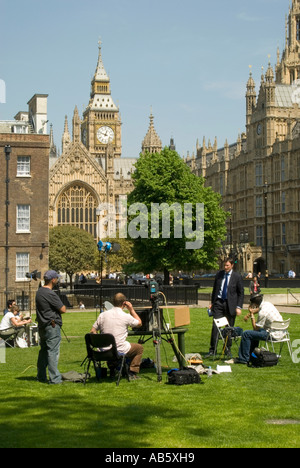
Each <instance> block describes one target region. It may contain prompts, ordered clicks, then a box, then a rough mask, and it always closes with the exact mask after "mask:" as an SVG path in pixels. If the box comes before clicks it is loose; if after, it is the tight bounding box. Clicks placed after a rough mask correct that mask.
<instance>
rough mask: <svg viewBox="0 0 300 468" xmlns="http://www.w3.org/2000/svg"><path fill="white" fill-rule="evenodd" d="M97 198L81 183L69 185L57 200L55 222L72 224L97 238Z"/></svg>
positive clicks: (60, 224)
mask: <svg viewBox="0 0 300 468" xmlns="http://www.w3.org/2000/svg"><path fill="white" fill-rule="evenodd" d="M96 208H97V200H96V198H95V197H94V195H93V194H92V193H91V192H90V191H89V190H88V189H87V188H85V187H84V186H82V185H74V186H72V187H69V188H68V189H67V190H66V191H65V192H63V194H62V195H61V197H60V198H59V200H58V204H57V224H58V225H59V226H62V225H68V224H70V225H72V226H76V227H78V228H79V229H82V230H84V231H87V232H89V233H90V234H92V235H93V236H94V238H95V239H96V238H97V216H96Z"/></svg>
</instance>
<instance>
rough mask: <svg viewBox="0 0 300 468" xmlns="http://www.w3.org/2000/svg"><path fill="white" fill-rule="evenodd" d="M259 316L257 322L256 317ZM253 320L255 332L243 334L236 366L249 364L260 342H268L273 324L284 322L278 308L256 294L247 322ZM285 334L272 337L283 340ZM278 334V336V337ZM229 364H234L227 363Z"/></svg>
mask: <svg viewBox="0 0 300 468" xmlns="http://www.w3.org/2000/svg"><path fill="white" fill-rule="evenodd" d="M256 314H258V317H257V322H256V319H255V315H256ZM249 318H250V319H251V322H252V327H253V330H248V331H245V332H244V333H243V334H242V340H241V345H240V349H239V357H238V359H235V360H234V363H236V364H248V362H249V361H250V356H251V353H252V352H253V351H254V349H255V348H257V347H258V346H259V342H260V341H266V340H267V339H268V337H269V335H270V333H271V332H272V329H271V324H272V322H277V321H282V320H283V319H282V317H281V315H280V313H279V312H278V310H277V309H276V307H275V306H274V305H273V304H271V303H270V302H265V301H264V300H263V295H261V294H255V295H254V296H252V297H251V299H250V305H249V314H248V315H247V316H246V317H245V321H246V322H247V320H249ZM282 333H283V332H273V334H272V336H273V337H274V338H275V339H276V338H277V339H281V338H282ZM276 334H277V335H276ZM227 362H228V363H230V364H231V363H233V362H231V361H227Z"/></svg>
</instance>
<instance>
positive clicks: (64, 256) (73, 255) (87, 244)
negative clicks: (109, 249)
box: [49, 226, 97, 287]
mask: <svg viewBox="0 0 300 468" xmlns="http://www.w3.org/2000/svg"><path fill="white" fill-rule="evenodd" d="M96 249H97V245H96V242H95V240H94V238H93V236H92V235H91V234H89V233H88V232H86V231H83V230H81V229H78V228H77V227H75V226H57V227H55V228H52V229H50V252H49V265H50V268H51V269H54V270H57V271H61V272H65V273H67V275H68V276H69V278H70V284H71V287H72V276H73V275H74V274H75V273H79V272H81V271H82V270H91V269H94V264H95V253H96Z"/></svg>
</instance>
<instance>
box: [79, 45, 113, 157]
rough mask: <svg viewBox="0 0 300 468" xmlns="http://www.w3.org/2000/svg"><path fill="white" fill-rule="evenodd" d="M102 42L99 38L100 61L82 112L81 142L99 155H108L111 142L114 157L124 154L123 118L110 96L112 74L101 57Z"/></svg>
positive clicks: (93, 153) (96, 155)
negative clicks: (122, 143)
mask: <svg viewBox="0 0 300 468" xmlns="http://www.w3.org/2000/svg"><path fill="white" fill-rule="evenodd" d="M101 46H102V43H101V41H99V42H98V48H99V53H98V62H97V67H96V71H95V74H94V77H93V79H92V82H91V96H90V102H89V105H88V106H87V108H86V110H85V111H84V113H83V123H82V126H81V138H82V143H83V144H84V145H85V146H86V147H87V149H88V150H89V152H90V153H91V154H92V155H93V156H95V158H97V159H101V158H105V155H106V152H107V145H108V144H109V143H111V144H112V148H113V152H114V157H115V158H116V157H117V158H118V157H120V156H121V150H122V149H121V119H120V114H119V108H118V107H117V106H116V105H115V103H114V101H113V98H112V96H111V89H110V78H109V76H108V74H107V73H106V70H105V68H104V64H103V60H102V47H101Z"/></svg>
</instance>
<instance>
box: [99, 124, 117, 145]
mask: <svg viewBox="0 0 300 468" xmlns="http://www.w3.org/2000/svg"><path fill="white" fill-rule="evenodd" d="M114 137H115V134H114V131H113V129H112V128H110V127H100V128H99V129H98V131H97V138H98V140H99V141H100V143H103V144H105V145H106V144H107V143H109V142H110V141H113V139H114Z"/></svg>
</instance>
